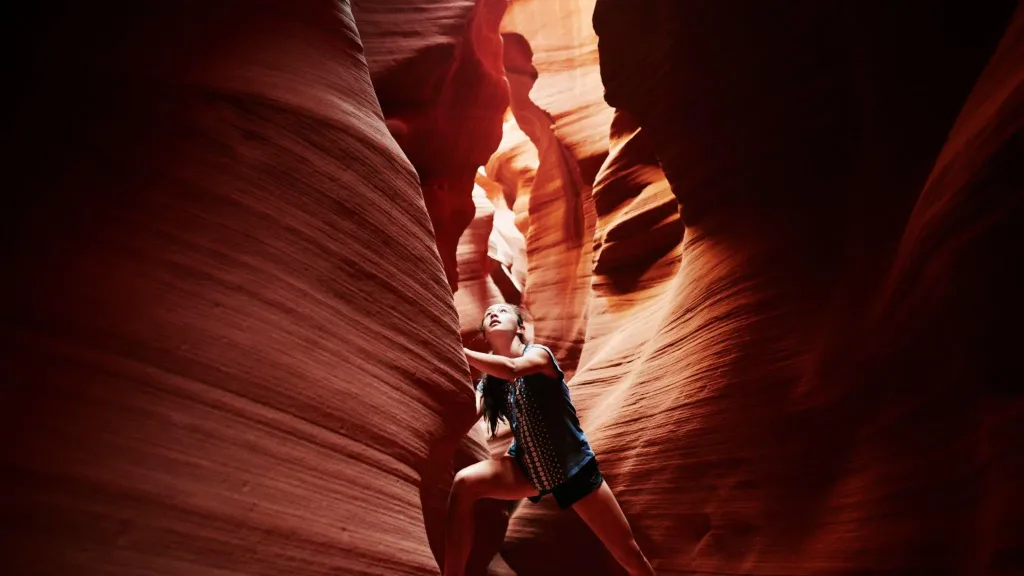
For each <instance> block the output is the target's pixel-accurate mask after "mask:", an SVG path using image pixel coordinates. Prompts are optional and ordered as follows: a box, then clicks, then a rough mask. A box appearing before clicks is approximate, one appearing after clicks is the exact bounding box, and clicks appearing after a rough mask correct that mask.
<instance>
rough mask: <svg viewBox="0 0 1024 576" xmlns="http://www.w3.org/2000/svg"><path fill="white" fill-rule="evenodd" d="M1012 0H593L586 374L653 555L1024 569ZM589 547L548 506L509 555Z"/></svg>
mask: <svg viewBox="0 0 1024 576" xmlns="http://www.w3.org/2000/svg"><path fill="white" fill-rule="evenodd" d="M911 4H913V3H911ZM1013 9H1014V4H1013V3H999V4H991V5H988V6H986V7H985V9H983V10H981V9H977V7H973V8H968V7H967V6H966V5H965V6H949V7H946V9H945V10H943V11H935V10H930V9H929V8H928V7H927V6H925V5H924V4H919V5H917V4H915V5H913V6H911V5H906V6H901V7H900V8H898V9H890V8H885V9H883V7H882V6H881V5H880V4H875V3H863V4H858V5H857V6H855V7H854V6H850V5H849V4H840V3H801V4H786V5H784V6H783V5H768V4H766V5H759V6H756V7H754V6H751V7H748V9H747V10H746V11H743V12H739V11H736V10H732V9H731V8H730V7H729V6H727V5H724V4H721V3H681V2H670V1H668V0H666V1H663V2H658V1H651V2H640V3H637V2H616V1H611V0H599V1H598V3H597V6H596V13H595V16H594V25H595V29H596V31H597V33H598V35H599V38H600V40H599V42H600V44H599V45H600V55H601V59H600V66H601V71H602V78H603V80H604V86H605V90H606V93H605V95H606V98H607V101H608V103H609V104H611V105H612V106H614V107H615V108H616V109H617V111H616V118H615V125H613V130H612V132H611V134H612V139H611V153H610V155H609V157H608V159H607V160H606V161H605V163H604V166H603V167H602V169H601V171H600V173H599V174H598V175H597V177H596V182H595V184H594V202H595V205H596V211H597V213H598V214H599V216H598V222H599V224H598V226H597V227H596V236H595V246H596V247H597V248H596V249H595V251H596V252H597V254H598V258H597V259H596V261H595V267H594V274H593V279H594V280H593V289H592V291H591V293H590V303H589V307H588V310H589V312H588V319H587V330H586V331H587V338H586V340H585V343H584V344H583V350H582V354H581V361H580V365H579V369H578V370H577V372H576V373H575V376H574V378H573V380H572V382H571V384H570V387H571V389H572V391H573V395H574V398H575V399H576V402H577V405H578V406H579V407H580V410H581V412H582V421H583V425H584V428H585V429H586V430H588V433H589V435H590V437H591V441H592V443H593V445H594V447H595V450H596V451H597V453H598V457H599V459H600V460H601V461H602V464H603V469H604V471H605V475H606V478H607V479H608V481H609V484H610V485H611V486H612V488H613V490H615V492H616V493H617V494H618V496H619V499H620V501H621V502H622V503H623V506H624V508H625V511H626V513H627V516H628V517H629V518H630V520H631V522H632V523H633V526H634V528H635V531H636V534H637V539H638V541H639V543H640V545H641V547H643V548H644V549H645V551H646V552H647V553H648V554H649V555H650V557H651V558H652V562H653V564H654V566H655V568H656V570H657V571H658V573H659V574H694V573H697V574H722V573H729V574H733V573H744V574H808V575H810V574H815V575H820V574H850V573H930V574H932V573H934V574H1001V573H1006V574H1009V573H1012V572H1013V570H1015V569H1018V568H1019V567H1020V563H1019V557H1018V556H1015V554H1017V552H1015V550H1019V548H1018V546H1019V534H1020V526H1019V522H1018V521H1017V520H1014V518H1015V517H1019V511H1020V510H1021V504H1022V503H1021V499H1020V497H1019V496H1016V495H1011V494H1010V492H1009V488H1008V487H1009V486H1011V485H1014V484H1016V483H1020V482H1021V480H1022V476H1021V473H1022V470H1021V464H1020V458H1019V456H1017V455H1016V453H1019V447H1020V429H1021V428H1020V426H1021V420H1020V419H1021V411H1022V404H1021V399H1020V390H1019V385H1015V384H1011V382H1016V381H1017V380H1019V378H1017V377H1015V376H1014V375H1016V374H1018V373H1019V369H1017V368H1016V367H1015V366H1014V363H1013V361H1012V358H1013V355H1012V353H1010V351H1009V346H1010V345H1009V344H1008V343H1007V342H1005V341H1003V340H1002V339H1001V338H1002V337H1000V336H998V334H999V329H1000V328H1002V329H1007V330H1009V329H1010V327H1011V326H1014V325H1015V323H1016V322H1017V321H1019V319H1020V312H1019V309H1018V308H1019V307H1017V306H1015V302H1014V296H1013V295H1014V294H1017V293H1019V292H1020V284H1019V280H1015V279H1011V277H1010V275H1011V274H1012V272H1011V270H1013V269H1014V268H1016V267H1019V266H1017V264H1014V263H1018V264H1019V262H1020V257H1021V253H1020V250H1019V248H1017V247H1016V246H1017V244H1019V243H1015V242H1014V241H1013V240H1012V239H1011V238H1010V236H1009V235H1010V231H1011V230H1012V228H1013V226H1014V223H1018V222H1020V218H1021V211H1020V210H1021V192H1022V190H1021V176H1022V174H1021V170H1022V169H1021V166H1020V162H1019V161H1015V160H1012V159H1014V158H1020V157H1022V154H1021V152H1022V150H1021V140H1020V139H1021V121H1022V103H1024V99H1022V93H1021V90H1022V84H1021V81H1022V69H1021V65H1020V63H1021V62H1022V61H1024V57H1022V56H1024V55H1022V53H1021V47H1022V40H1024V37H1022V36H1021V33H1022V31H1024V30H1022V25H1024V24H1022V15H1021V13H1020V11H1019V10H1018V13H1017V15H1016V17H1015V19H1014V20H1013V25H1012V26H1010V27H1009V28H1007V26H1008V24H1009V22H1010V18H1011V15H1012V13H1013ZM1004 31H1005V36H1004ZM1000 38H1002V41H1001V42H1000ZM997 45H998V51H997ZM993 53H995V55H994V56H993ZM965 102H966V105H965ZM659 167H660V170H664V172H663V173H662V172H660V170H659ZM666 181H667V183H668V184H670V188H668V187H666ZM669 189H670V190H671V192H672V194H673V195H674V197H675V198H676V199H677V200H678V212H677V213H676V214H674V213H673V210H672V205H671V204H670V203H667V202H666V199H667V196H666V194H667V192H668V190H669ZM679 216H681V218H682V221H683V222H685V236H684V237H683V239H682V243H681V245H680V244H678V243H677V240H678V238H679V235H680V234H681V233H682V228H681V227H682V223H681V222H679V221H678V220H677V218H678V217H679ZM658 230H661V232H658ZM641 231H642V232H641ZM640 234H644V235H648V234H649V235H651V236H650V237H649V238H648V240H647V242H648V244H647V246H650V247H651V248H652V252H650V253H648V254H647V256H648V258H640V257H639V254H642V253H643V251H641V250H638V249H636V248H635V247H634V248H632V249H631V248H630V245H629V241H630V240H631V238H632V237H634V235H640ZM655 248H656V249H655ZM616 254H624V255H626V256H625V257H624V258H621V259H619V258H616ZM631 261H632V262H631ZM630 263H633V264H635V265H633V266H630V265H629V264H630ZM530 280H531V278H528V279H527V282H528V284H529V282H530ZM528 290H529V288H528ZM600 550H601V547H600V545H599V543H598V542H597V541H596V539H595V538H594V537H593V536H592V535H590V534H589V532H588V531H587V530H586V529H585V528H584V527H583V526H582V524H581V522H579V520H578V519H576V518H575V517H574V516H573V515H569V514H557V513H555V512H554V509H553V505H552V504H551V503H547V504H545V505H541V506H526V505H524V506H522V507H520V508H519V510H518V511H517V513H516V515H515V516H514V517H513V518H512V521H511V522H510V526H509V537H508V540H507V542H506V545H505V547H504V548H503V552H502V555H503V558H504V560H505V562H507V564H508V566H509V567H510V568H511V569H512V570H514V571H516V572H517V573H529V574H562V573H567V572H569V571H580V572H585V573H594V574H598V573H617V571H618V568H616V567H614V565H613V562H612V561H611V558H610V556H608V555H607V554H604V553H601V552H598V551H600Z"/></svg>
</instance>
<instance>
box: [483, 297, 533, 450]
mask: <svg viewBox="0 0 1024 576" xmlns="http://www.w3.org/2000/svg"><path fill="white" fill-rule="evenodd" d="M505 306H508V307H509V308H511V309H512V311H513V312H515V314H516V321H517V322H518V323H519V327H520V328H523V327H525V325H524V324H523V313H524V312H525V310H523V309H522V308H520V307H518V306H515V305H513V304H505ZM483 331H484V321H483V320H482V319H481V320H480V332H481V334H482V333H483ZM519 341H520V342H522V343H523V344H529V342H527V341H526V334H525V333H524V334H521V335H520V336H519ZM480 384H481V385H482V389H483V392H482V395H483V398H484V418H486V419H487V427H488V428H489V429H490V431H491V438H494V437H495V436H496V435H497V430H498V420H501V421H503V422H505V423H506V424H507V423H508V408H507V406H506V400H505V399H506V396H505V385H506V384H508V381H507V380H503V379H501V378H498V377H496V376H491V375H489V374H484V375H483V377H482V378H480Z"/></svg>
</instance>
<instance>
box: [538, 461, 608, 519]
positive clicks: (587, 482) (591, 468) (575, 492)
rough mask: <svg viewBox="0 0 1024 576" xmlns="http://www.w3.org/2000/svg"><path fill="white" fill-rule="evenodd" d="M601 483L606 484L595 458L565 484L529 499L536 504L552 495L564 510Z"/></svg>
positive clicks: (542, 491) (543, 491)
mask: <svg viewBox="0 0 1024 576" xmlns="http://www.w3.org/2000/svg"><path fill="white" fill-rule="evenodd" d="M520 466H522V464H520ZM601 482H604V477H603V476H601V470H600V469H599V468H598V467H597V457H594V458H591V459H590V460H588V461H587V463H586V464H584V465H583V466H582V467H581V468H580V469H579V470H577V471H576V473H575V474H573V475H572V476H570V477H569V479H568V480H566V481H565V482H562V483H561V484H559V485H558V486H555V487H554V488H552V489H550V490H541V491H540V493H539V494H537V495H536V496H530V497H529V498H528V499H529V500H530V502H533V503H535V504H536V503H537V502H540V499H541V498H543V497H544V496H545V495H547V494H551V495H553V496H554V497H555V502H557V503H558V507H559V508H561V509H563V510H564V509H566V508H569V507H570V506H572V505H573V504H575V503H577V502H579V501H580V500H582V499H583V498H584V497H585V496H587V495H588V494H590V493H591V492H593V491H595V490H597V489H598V488H600V487H601Z"/></svg>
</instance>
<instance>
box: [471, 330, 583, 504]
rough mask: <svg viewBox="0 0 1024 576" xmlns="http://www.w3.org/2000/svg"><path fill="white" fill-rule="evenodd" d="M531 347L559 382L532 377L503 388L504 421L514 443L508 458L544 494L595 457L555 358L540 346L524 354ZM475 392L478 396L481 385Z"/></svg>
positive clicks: (538, 376)
mask: <svg viewBox="0 0 1024 576" xmlns="http://www.w3.org/2000/svg"><path fill="white" fill-rule="evenodd" d="M531 347H534V348H540V349H542V350H544V351H545V352H547V354H548V356H550V357H551V362H552V363H553V364H554V365H555V370H557V371H558V377H557V378H551V377H549V376H546V375H544V374H541V373H537V374H530V375H528V376H524V377H522V378H517V379H516V380H514V381H512V382H506V383H505V407H506V415H507V417H508V421H509V426H510V427H511V428H512V435H513V436H514V437H515V441H514V442H512V447H511V448H509V451H508V453H509V454H511V455H512V456H515V457H516V459H517V460H518V461H519V464H520V466H521V467H522V469H523V471H524V472H525V474H526V477H527V478H529V480H530V483H531V484H533V485H534V487H536V488H537V490H539V491H542V492H543V491H549V490H551V489H552V488H554V487H555V486H558V485H559V484H561V483H562V482H565V481H566V480H568V479H569V477H571V476H572V475H573V474H575V473H576V471H577V470H579V469H580V468H582V467H583V465H584V464H586V463H587V462H589V461H590V459H591V458H593V457H594V451H593V450H592V449H591V448H590V442H589V441H588V440H587V436H586V434H584V433H583V429H582V428H581V427H580V421H579V418H577V416H576V408H575V407H574V406H573V404H572V398H571V397H570V395H569V387H568V386H566V384H565V374H564V373H563V372H562V369H561V368H560V367H559V366H558V361H557V360H555V355H554V354H552V352H551V350H550V349H548V348H547V346H541V345H539V344H529V345H527V346H526V348H524V349H523V354H526V350H528V349H530V348H531ZM477 389H478V390H480V391H481V392H482V391H483V383H481V384H480V385H479V386H478V387H477Z"/></svg>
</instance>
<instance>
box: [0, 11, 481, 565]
mask: <svg viewBox="0 0 1024 576" xmlns="http://www.w3.org/2000/svg"><path fill="white" fill-rule="evenodd" d="M25 10H26V11H28V12H32V11H33V10H34V8H32V7H27V8H25ZM18 17H19V20H18V21H19V22H20V23H21V25H22V27H23V29H24V30H26V31H28V32H30V33H31V34H32V36H30V37H27V38H26V39H24V40H23V41H22V42H21V52H20V54H21V56H22V57H23V59H22V60H19V61H18V62H17V63H16V66H19V67H16V69H15V73H16V74H15V75H16V76H17V77H19V78H21V79H22V82H21V84H20V85H19V87H18V88H17V89H15V90H14V91H13V94H14V96H15V101H14V103H13V104H12V110H13V111H14V112H15V114H14V123H13V129H14V130H13V135H14V139H15V141H16V142H18V146H17V149H18V156H16V158H15V162H14V164H13V171H14V179H13V181H14V187H13V189H14V190H15V191H16V194H15V196H16V199H17V200H16V203H15V204H14V205H13V206H9V207H8V210H7V218H8V225H7V228H6V229H7V231H8V237H7V238H8V239H7V241H6V242H5V243H4V250H5V262H6V263H7V265H6V272H5V275H4V276H5V278H6V279H7V280H8V282H5V288H4V298H3V306H4V311H3V318H4V322H3V329H2V330H3V339H4V344H5V345H4V348H5V358H6V360H5V364H6V365H7V374H8V376H7V378H5V385H4V387H3V398H2V399H0V406H2V407H3V415H2V418H0V421H2V422H3V432H4V437H5V438H6V441H5V442H4V443H3V447H2V448H0V459H2V462H3V476H4V482H5V484H4V485H5V493H6V494H7V497H8V504H7V506H6V507H5V514H4V516H5V517H4V522H5V530H4V532H5V544H6V546H5V555H4V557H5V566H6V567H7V568H8V570H13V573H19V574H30V573H31V574H82V575H86V574H182V575H186V574H187V575H190V576H192V575H199V574H218V575H227V574H239V575H241V574H246V575H252V574H267V575H271V574H273V575H278V574H294V575H317V574H436V573H437V564H436V562H435V558H434V555H433V554H432V552H431V549H430V547H429V545H428V533H427V531H425V530H424V526H425V525H426V526H428V527H434V526H439V522H440V519H439V518H437V517H436V511H437V510H439V509H441V508H442V507H443V504H444V497H445V496H446V495H445V494H436V493H434V492H432V491H431V490H424V489H422V488H423V486H424V485H425V484H424V480H423V479H424V478H426V477H431V476H433V477H434V478H435V481H436V483H441V482H442V480H443V479H442V480H438V479H437V477H438V476H439V475H440V476H443V475H444V474H446V473H447V474H448V477H449V480H450V473H451V462H452V453H453V449H454V447H455V445H456V443H457V442H458V441H460V438H459V437H460V436H461V432H462V431H464V430H465V426H466V424H467V423H468V422H469V419H470V418H471V413H472V409H471V406H472V400H471V398H472V394H471V392H470V389H469V387H468V386H467V385H466V381H467V379H468V371H467V368H466V364H465V360H464V358H463V356H462V351H461V349H460V348H459V332H458V319H457V316H456V311H455V308H454V306H453V304H452V297H451V290H450V288H449V286H448V283H447V282H446V279H445V275H444V272H443V268H442V264H441V259H440V258H439V257H438V252H437V249H436V248H435V244H434V237H433V235H432V228H431V223H430V220H429V219H428V213H427V209H426V207H425V206H424V203H423V200H422V196H421V191H420V187H419V186H418V183H417V179H416V173H415V172H414V170H413V166H412V165H410V163H409V161H408V160H407V159H406V156H405V155H404V154H403V153H402V151H401V150H400V149H399V147H398V145H397V144H396V143H395V141H394V139H393V138H392V137H391V135H390V134H389V132H388V130H387V128H386V126H385V120H384V117H383V116H382V114H381V110H380V108H379V106H378V103H377V99H376V97H375V95H374V91H373V86H372V85H371V82H370V74H369V70H368V68H367V65H366V62H365V61H364V59H363V56H362V55H361V53H362V47H361V44H360V38H359V34H358V33H357V31H356V28H355V25H354V21H353V19H352V16H351V14H350V12H349V8H348V3H347V2H340V3H339V2H305V3H294V2H262V3H257V4H253V3H250V2H231V1H218V2H212V3H211V2H204V3H201V4H200V3H195V2H186V3H184V4H182V3H174V4H173V5H168V6H162V5H147V6H146V7H145V9H143V8H141V7H134V8H124V7H119V8H117V9H113V8H111V7H109V6H106V5H95V4H89V5H88V6H86V5H82V4H80V3H58V4H52V3H50V4H48V5H47V9H46V11H45V14H44V13H43V11H42V10H40V11H37V12H34V13H28V14H18ZM22 66H23V68H21V67H22ZM488 153H489V152H488ZM481 154H484V158H485V157H486V153H483V152H482V153H481ZM469 181H470V183H471V182H472V174H471V175H470V178H469ZM474 442H475V445H476V446H477V448H476V450H477V455H476V457H477V458H479V457H480V455H481V454H482V450H483V448H482V446H483V444H482V442H481V439H480V438H477V439H476V440H475V441H474ZM428 484H429V483H428ZM432 514H434V516H432ZM438 535H439V533H437V531H436V529H433V531H432V532H431V534H430V536H431V539H436V537H437V536H438Z"/></svg>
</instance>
